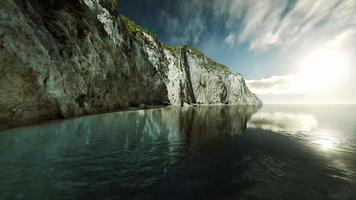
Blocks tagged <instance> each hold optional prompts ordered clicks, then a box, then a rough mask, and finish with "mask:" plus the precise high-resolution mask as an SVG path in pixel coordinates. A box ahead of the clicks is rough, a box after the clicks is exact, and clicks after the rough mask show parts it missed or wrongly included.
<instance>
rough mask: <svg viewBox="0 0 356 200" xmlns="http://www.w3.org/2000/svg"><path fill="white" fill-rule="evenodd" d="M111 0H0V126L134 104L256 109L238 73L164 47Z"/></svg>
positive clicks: (189, 51)
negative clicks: (250, 107)
mask: <svg viewBox="0 0 356 200" xmlns="http://www.w3.org/2000/svg"><path fill="white" fill-rule="evenodd" d="M115 5H116V1H110V0H2V1H0V76H1V77H0V129H4V128H8V127H13V126H18V125H24V124H30V123H35V122H40V121H45V120H52V119H60V118H68V117H74V116H80V115H85V114H93V113H102V112H108V111H113V110H117V109H120V108H126V107H129V106H140V105H167V104H171V105H184V104H194V103H202V104H245V105H246V104H249V105H260V104H261V101H260V100H259V99H258V98H257V97H256V96H255V95H254V94H252V93H251V92H250V91H249V89H248V88H247V87H246V84H245V82H244V80H243V78H242V76H241V75H239V74H233V73H231V72H230V71H229V70H228V68H226V67H225V66H223V65H220V64H218V63H215V62H214V61H212V60H211V59H209V58H207V57H206V56H205V55H203V54H202V53H200V52H199V51H197V50H195V49H193V48H191V47H188V46H183V47H175V48H170V47H167V46H165V45H164V44H162V43H161V42H159V41H158V40H157V39H156V37H155V36H154V35H153V34H151V33H149V32H148V31H146V30H144V29H142V28H141V27H139V26H137V25H135V24H134V23H133V22H131V21H130V20H128V19H126V18H125V17H122V16H121V17H118V16H117V11H116V8H115V7H116V6H115Z"/></svg>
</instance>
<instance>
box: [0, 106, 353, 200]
mask: <svg viewBox="0 0 356 200" xmlns="http://www.w3.org/2000/svg"><path fill="white" fill-rule="evenodd" d="M0 164H1V165H0V199H120V200H125V199H271V200H272V199H273V200H275V199H303V200H304V199H347V200H354V199H356V105H265V106H264V107H262V108H261V109H257V108H253V107H236V106H229V107H227V106H206V107H193V108H174V107H173V108H159V109H151V110H141V111H128V112H118V113H111V114H104V115H96V116H89V117H81V118H77V119H71V120H65V121H61V122H54V123H49V124H44V125H35V126H30V127H25V128H18V129H12V130H8V131H4V132H1V133H0Z"/></svg>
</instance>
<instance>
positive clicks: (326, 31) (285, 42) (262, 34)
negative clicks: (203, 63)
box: [214, 0, 356, 51]
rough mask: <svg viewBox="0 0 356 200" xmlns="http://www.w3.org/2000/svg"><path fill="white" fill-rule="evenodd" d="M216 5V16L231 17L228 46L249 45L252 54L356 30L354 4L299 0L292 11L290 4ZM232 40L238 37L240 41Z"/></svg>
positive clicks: (231, 0)
mask: <svg viewBox="0 0 356 200" xmlns="http://www.w3.org/2000/svg"><path fill="white" fill-rule="evenodd" d="M214 2H215V3H214V13H215V15H217V16H223V15H226V13H228V14H227V15H228V17H227V22H226V29H227V31H228V32H229V35H228V36H227V37H226V38H225V42H226V43H228V44H229V45H231V44H234V45H238V44H240V43H243V42H249V43H250V48H251V50H257V51H260V50H265V49H268V48H269V47H272V46H284V47H289V46H293V45H302V44H303V43H310V42H314V41H320V42H325V41H327V40H329V39H330V37H332V36H333V35H337V34H340V33H342V32H344V31H345V30H348V29H350V28H355V27H356V1H355V0H315V1H310V0H298V1H296V2H295V5H294V6H292V7H291V9H290V10H289V11H286V9H287V6H288V0H264V1H260V0H250V1H244V0H227V1H224V3H220V2H221V1H218V0H215V1H214ZM289 3H291V2H289ZM231 36H235V37H236V36H238V41H236V39H235V38H232V37H231ZM232 41H233V42H232Z"/></svg>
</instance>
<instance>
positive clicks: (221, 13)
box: [119, 0, 356, 101]
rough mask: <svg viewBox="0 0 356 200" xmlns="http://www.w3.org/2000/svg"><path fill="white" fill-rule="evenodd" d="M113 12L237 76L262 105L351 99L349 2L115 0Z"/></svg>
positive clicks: (354, 30) (355, 22)
mask: <svg viewBox="0 0 356 200" xmlns="http://www.w3.org/2000/svg"><path fill="white" fill-rule="evenodd" d="M119 12H120V14H123V15H125V16H127V17H129V18H130V19H132V20H133V21H135V22H136V23H138V24H139V25H141V26H143V27H145V28H147V29H148V30H150V31H151V32H153V33H154V34H156V35H157V37H158V38H159V39H160V40H161V41H163V42H164V43H166V44H169V45H182V44H189V45H191V46H194V47H195V48H197V49H200V50H201V51H203V52H204V53H205V54H206V55H208V56H209V57H211V58H213V59H214V60H216V61H218V62H220V63H223V64H225V65H227V66H228V67H229V68H230V69H231V71H233V72H240V73H241V74H242V75H243V76H244V77H245V79H247V80H248V81H247V82H248V85H249V87H250V89H251V90H252V91H253V92H255V93H257V94H258V95H259V96H260V97H261V98H262V99H263V100H264V101H355V100H356V81H355V80H356V69H355V67H356V65H355V63H356V61H355V57H356V1H355V0H315V1H310V0H248V1H247V0H180V1H176V0H121V1H120V2H119ZM338 63H342V66H341V65H339V64H338ZM332 64H333V65H332ZM331 65H332V66H331ZM318 71H320V74H319V73H318ZM320 76H322V78H321V77H320ZM332 76H337V77H338V78H334V77H332ZM312 77H315V79H314V78H312ZM300 83H302V84H300ZM324 83H325V84H324ZM308 84H311V87H309V85H308ZM301 85H303V86H301ZM340 88H342V90H340Z"/></svg>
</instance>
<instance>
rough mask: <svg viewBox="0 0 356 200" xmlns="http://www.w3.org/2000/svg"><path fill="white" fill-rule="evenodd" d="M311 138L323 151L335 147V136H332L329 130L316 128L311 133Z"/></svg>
mask: <svg viewBox="0 0 356 200" xmlns="http://www.w3.org/2000/svg"><path fill="white" fill-rule="evenodd" d="M312 140H313V142H312V143H314V144H316V145H317V146H318V147H319V148H320V149H321V150H323V151H330V150H332V149H334V148H335V146H336V143H337V138H336V137H334V136H333V133H332V131H330V130H322V129H320V130H318V131H316V132H314V133H313V137H312Z"/></svg>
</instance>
